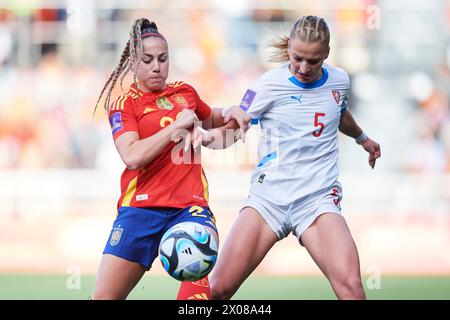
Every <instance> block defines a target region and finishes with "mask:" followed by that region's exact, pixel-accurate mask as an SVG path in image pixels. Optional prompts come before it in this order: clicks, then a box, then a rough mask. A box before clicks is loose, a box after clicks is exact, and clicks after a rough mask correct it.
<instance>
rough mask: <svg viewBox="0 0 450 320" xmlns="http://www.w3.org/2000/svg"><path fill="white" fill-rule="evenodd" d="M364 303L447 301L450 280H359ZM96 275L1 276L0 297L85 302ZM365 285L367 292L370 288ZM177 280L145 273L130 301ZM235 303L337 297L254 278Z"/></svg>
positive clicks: (170, 288)
mask: <svg viewBox="0 0 450 320" xmlns="http://www.w3.org/2000/svg"><path fill="white" fill-rule="evenodd" d="M363 282H364V287H365V289H366V294H367V298H368V299H386V300H390V299H399V300H410V299H413V300H416V299H438V300H444V299H445V300H449V299H450V276H447V277H388V276H386V277H382V278H381V281H380V288H372V286H370V284H368V282H367V280H366V279H363ZM94 283H95V275H82V276H81V278H80V279H79V281H77V280H74V279H70V278H69V276H68V275H28V274H26V275H25V274H1V275H0V299H2V300H5V299H6V300H11V299H13V300H15V299H25V300H29V299H31V300H32V299H44V300H47V299H51V300H54V299H56V300H61V299H63V300H71V299H82V300H84V299H88V298H89V296H90V295H91V292H92V289H93V287H94ZM368 286H369V287H370V288H368ZM178 288H179V282H178V281H176V280H173V279H171V278H170V277H169V276H165V275H151V274H147V275H145V276H144V277H143V278H142V280H141V281H140V282H139V284H138V285H137V286H136V287H135V289H134V290H133V292H132V293H131V294H130V296H129V299H163V300H166V299H167V300H174V299H175V297H176V295H177V292H178ZM233 299H255V300H258V299H275V300H278V299H280V300H301V299H308V300H328V299H335V296H334V293H333V291H332V290H331V287H330V285H329V283H328V281H327V280H326V279H325V277H303V276H298V277H275V276H252V277H250V278H249V279H248V280H247V281H246V282H245V283H244V284H243V285H242V287H241V288H240V290H239V291H238V292H237V293H236V295H235V296H234V297H233Z"/></svg>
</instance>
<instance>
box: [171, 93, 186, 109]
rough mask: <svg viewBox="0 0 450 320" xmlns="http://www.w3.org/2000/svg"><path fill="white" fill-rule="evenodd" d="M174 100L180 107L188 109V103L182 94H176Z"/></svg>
mask: <svg viewBox="0 0 450 320" xmlns="http://www.w3.org/2000/svg"><path fill="white" fill-rule="evenodd" d="M172 99H173V100H174V101H175V102H176V103H178V104H179V105H180V107H183V108H187V107H188V102H187V101H186V98H185V97H183V95H182V94H175V95H173V96H172Z"/></svg>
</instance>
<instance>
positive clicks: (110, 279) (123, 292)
mask: <svg viewBox="0 0 450 320" xmlns="http://www.w3.org/2000/svg"><path fill="white" fill-rule="evenodd" d="M144 273H145V268H144V267H143V266H142V265H140V264H139V263H136V262H132V261H128V260H125V259H122V258H119V257H116V256H113V255H110V254H104V255H103V257H102V261H101V263H100V268H99V270H98V273H97V280H96V283H95V289H94V293H93V295H92V299H94V300H120V299H125V298H126V297H127V296H128V294H129V293H130V292H131V290H133V288H134V287H135V286H136V284H137V283H138V282H139V280H140V279H141V278H142V276H143V275H144Z"/></svg>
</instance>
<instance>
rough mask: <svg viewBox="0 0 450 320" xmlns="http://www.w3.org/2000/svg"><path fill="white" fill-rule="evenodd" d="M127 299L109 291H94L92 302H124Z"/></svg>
mask: <svg viewBox="0 0 450 320" xmlns="http://www.w3.org/2000/svg"><path fill="white" fill-rule="evenodd" d="M125 298H126V297H123V296H122V295H120V294H118V293H115V292H112V291H109V290H98V289H94V292H93V293H92V296H91V297H90V300H124V299H125Z"/></svg>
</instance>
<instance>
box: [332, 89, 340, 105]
mask: <svg viewBox="0 0 450 320" xmlns="http://www.w3.org/2000/svg"><path fill="white" fill-rule="evenodd" d="M332 93H333V97H334V100H336V103H337V104H339V101H340V99H341V93H340V92H339V91H337V90H333V91H332Z"/></svg>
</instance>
